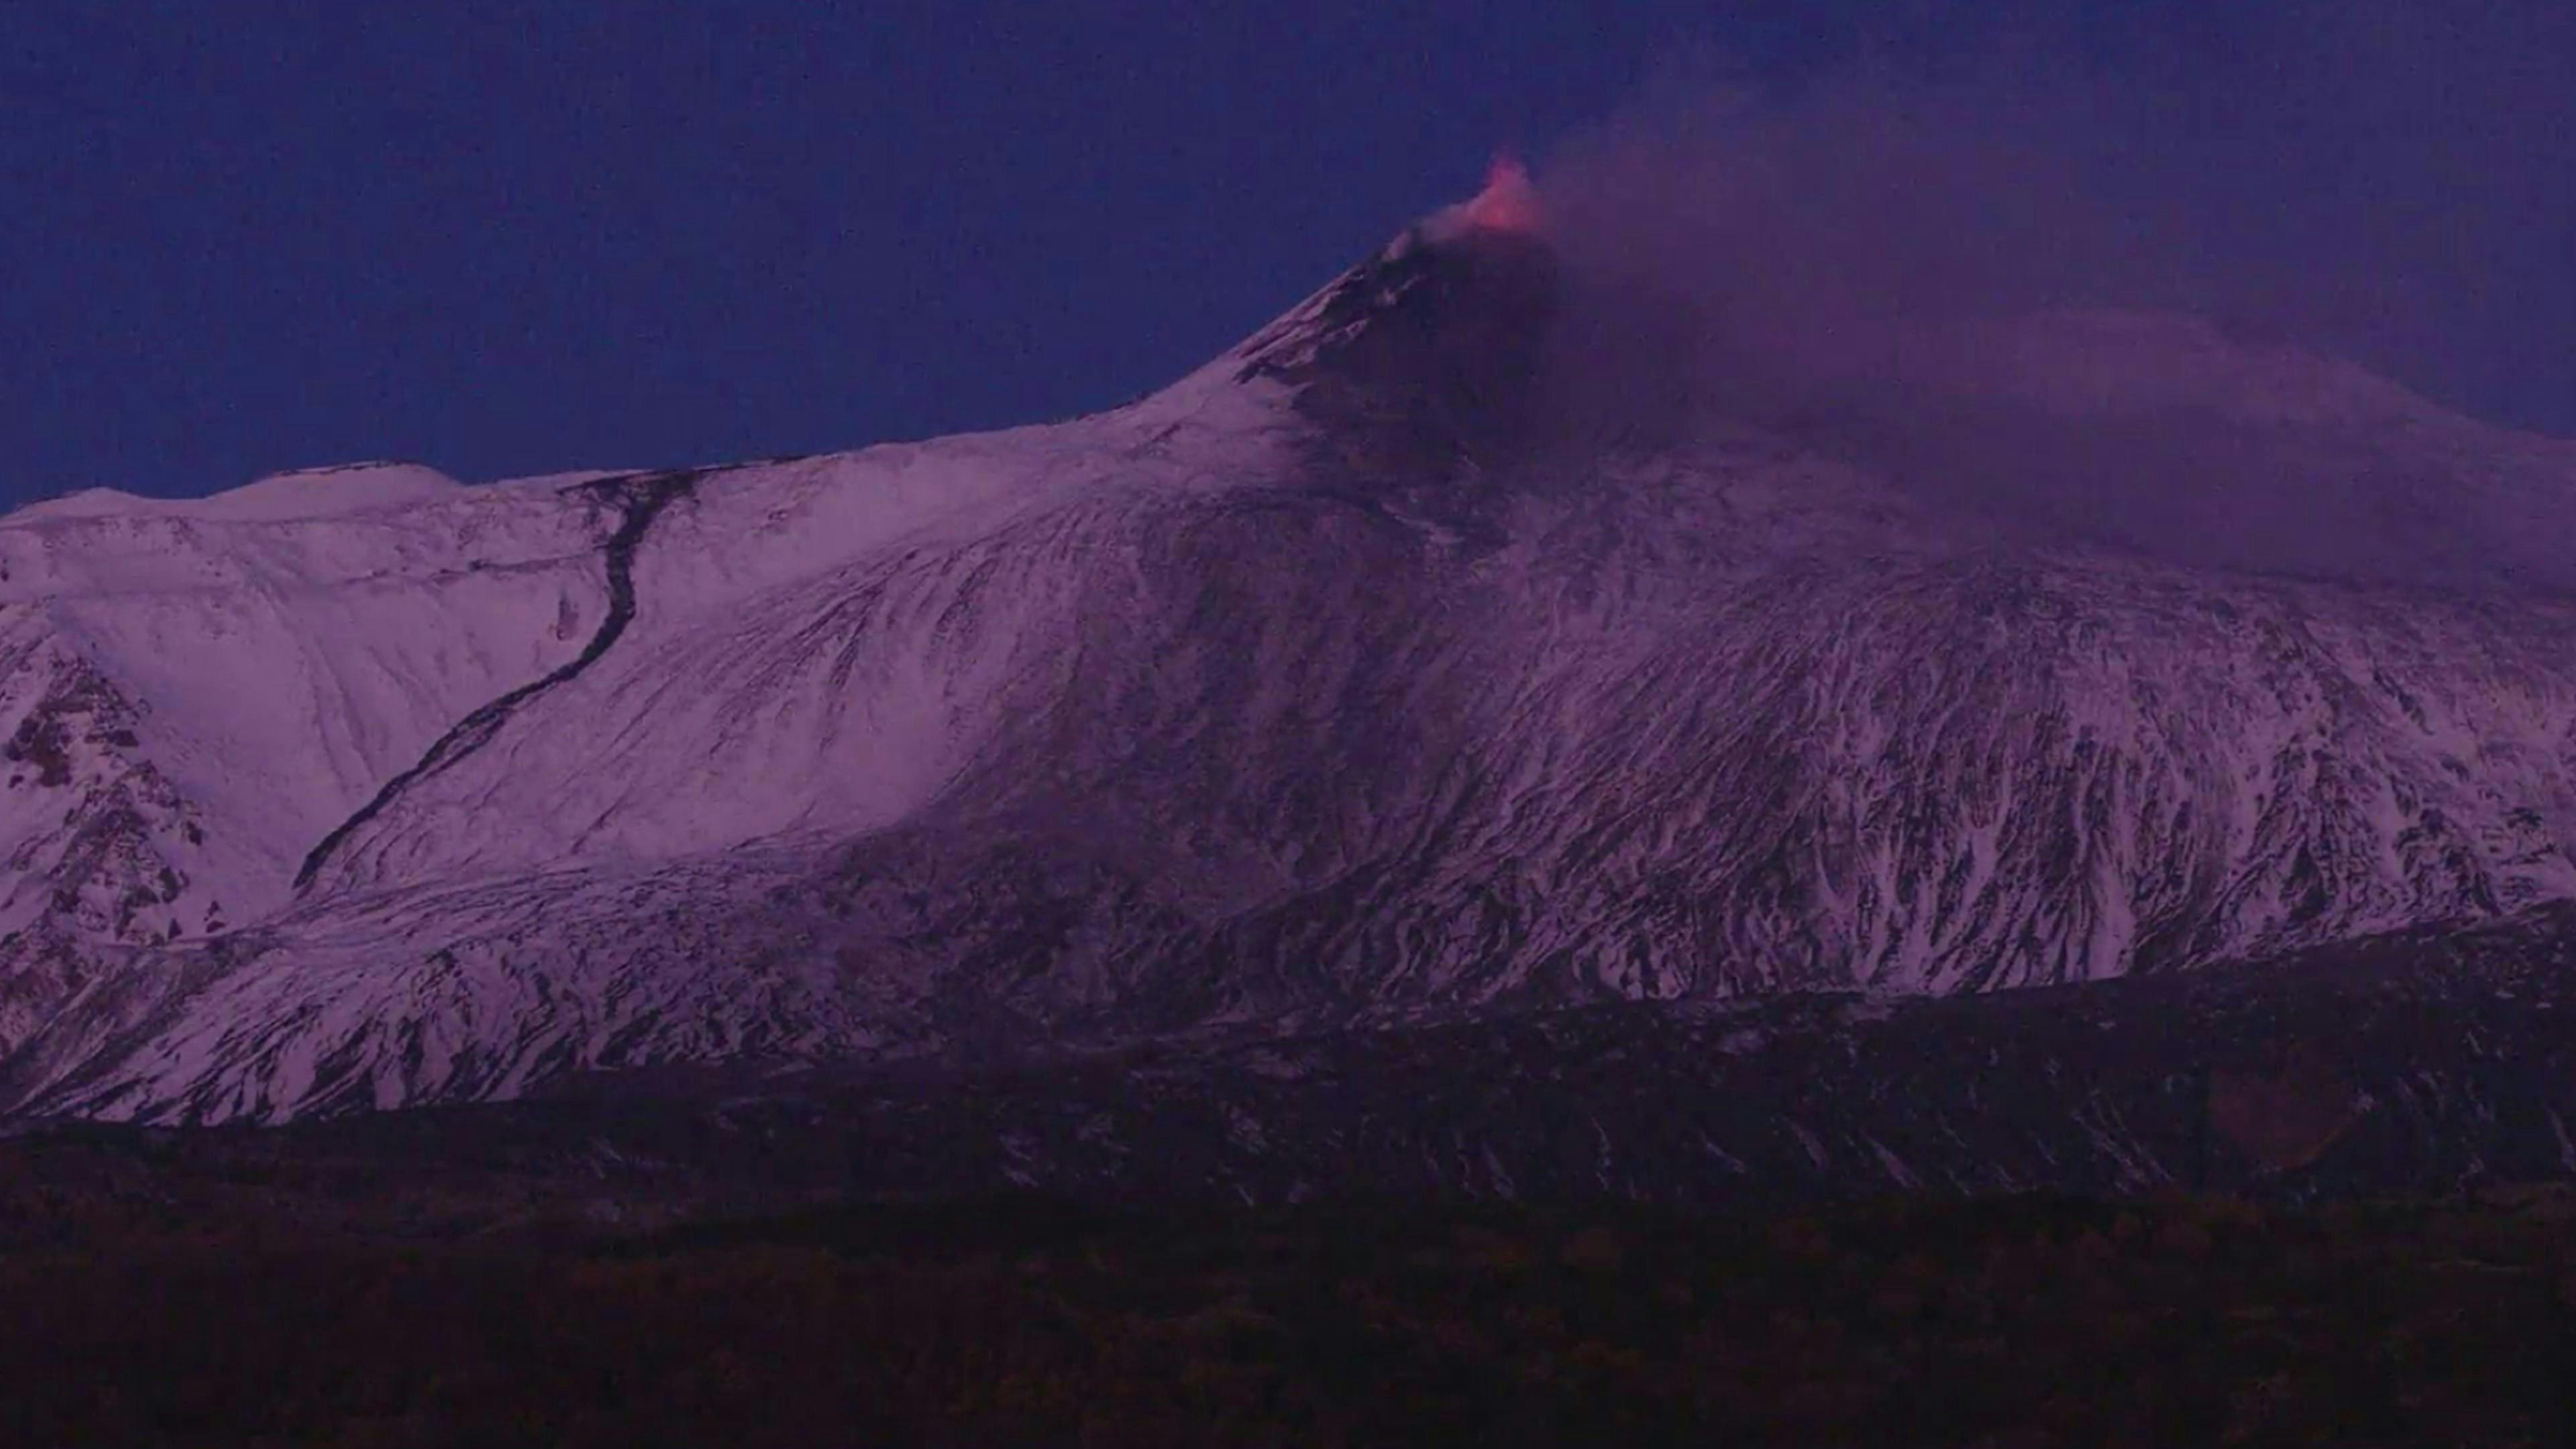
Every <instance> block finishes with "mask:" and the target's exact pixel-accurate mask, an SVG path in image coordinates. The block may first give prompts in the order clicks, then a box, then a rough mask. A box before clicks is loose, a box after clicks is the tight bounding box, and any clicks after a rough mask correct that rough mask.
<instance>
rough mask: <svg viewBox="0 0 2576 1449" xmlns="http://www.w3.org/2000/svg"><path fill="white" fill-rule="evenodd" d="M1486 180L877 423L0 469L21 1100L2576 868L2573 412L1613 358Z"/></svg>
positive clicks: (256, 1108)
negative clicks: (709, 454) (1350, 264)
mask: <svg viewBox="0 0 2576 1449" xmlns="http://www.w3.org/2000/svg"><path fill="white" fill-rule="evenodd" d="M1526 220H1527V219H1526V218H1524V217H1521V216H1519V215H1517V214H1507V215H1502V216H1501V217H1500V219H1499V220H1498V218H1497V213H1495V212H1493V211H1492V210H1490V209H1488V210H1485V211H1478V210H1476V209H1475V208H1468V209H1464V210H1461V211H1459V212H1455V213H1450V214H1445V215H1443V216H1442V217H1438V218H1434V219H1433V220H1432V221H1430V222H1427V223H1425V224H1423V225H1421V226H1418V227H1416V228H1414V229H1412V230H1410V231H1408V232H1407V233H1406V234H1405V235H1404V236H1403V237H1401V238H1399V239H1398V240H1397V241H1396V243H1394V244H1393V245H1391V246H1390V247H1389V248H1388V249H1387V250H1386V251H1385V252H1383V253H1381V254H1380V255H1378V256H1376V257H1373V258H1371V259H1370V260H1369V261H1367V262H1365V263H1363V264H1362V265H1360V266H1359V267H1357V268H1354V269H1353V270H1352V271H1351V272H1350V273H1348V274H1346V275H1345V276H1343V277H1342V278H1339V279H1337V280H1336V281H1335V282H1334V283H1333V284H1332V285H1330V286H1328V287H1327V288H1326V289H1325V290H1324V291H1322V292H1320V293H1318V294H1317V295H1316V296H1315V297H1314V298H1312V299H1310V300H1309V301H1308V302H1306V303H1305V304H1303V305H1302V306H1300V307H1299V308H1297V309H1296V310H1294V311H1292V312H1291V313H1289V314H1288V315H1287V316H1285V317H1283V318H1282V319H1281V320H1280V321H1279V322H1277V323H1275V324H1273V325H1272V326H1271V327H1269V328H1266V329H1264V330H1263V331H1262V332H1261V333H1259V334H1257V335H1256V336H1255V337H1253V338H1252V339H1250V340H1249V341H1247V342H1246V343H1245V344H1244V345H1242V346H1241V347H1239V348H1237V349H1235V350H1234V351H1233V352H1231V353H1229V354H1228V355H1226V356H1225V357H1222V358H1220V359H1218V360H1217V361H1215V362H1213V363H1211V364H1210V365H1208V366H1207V367H1205V368H1203V369H1201V370H1200V371H1198V372H1197V373H1194V374H1192V375H1191V376H1189V377H1188V378H1185V379H1183V380H1182V381H1180V382H1179V383H1177V384H1175V385H1174V386H1172V387H1170V388H1168V389H1166V390H1164V391H1162V392H1160V393H1157V394H1154V395H1153V396H1150V397H1148V398H1145V399H1143V400H1141V401H1139V402H1137V403H1134V404H1132V405H1130V406H1128V407H1125V408H1121V409H1118V410H1116V411H1113V412H1110V413H1105V414H1101V415H1098V416H1095V417H1089V418H1083V419H1079V420H1076V421H1072V422H1068V423H1063V424H1058V425H1052V426H1045V427H1032V428H1024V429H1018V430H1013V431H1008V432H1002V433H994V434H987V435H978V436H970V437H958V438H947V439H940V440H935V441H932V442H927V443H920V444H907V445H900V446H889V447H879V448H871V449H867V450H864V451H861V452H857V453H851V454H845V455H838V456H832V457H823V458H809V459H798V460H789V461H778V462H768V463H756V464H745V465H738V466H731V467H720V468H698V469H685V470H677V471H667V472H646V473H622V474H599V475H573V476H566V477H557V478H545V479H530V480H522V481H517V482H508V483H498V484H490V485H484V486H479V487H471V488H468V487H461V486H458V485H456V484H454V483H452V482H450V481H449V480H446V479H443V478H440V477H438V476H437V475H435V474H433V473H430V472H428V471H426V470H423V469H417V468H404V467H394V466H385V465H376V466H367V467H360V468H353V469H342V470H332V471H327V472H320V473H311V474H298V475H285V476H281V477H278V478H272V479H268V480H264V481H262V482H260V483H256V484H253V485H251V486H250V487H247V488H243V489H239V490H236V491H234V492H231V493H227V494H220V495H217V496H215V497H213V498H209V499H204V500H197V501H190V502H167V501H151V500H144V499H138V498H132V497H128V496H124V495H115V494H99V493H91V494H82V495H76V496H74V497H71V498H66V499H60V500H56V501H54V502H51V503H46V504H40V505H37V506H35V507H32V508H27V509H22V510H20V511H19V512H17V513H14V514H10V515H8V516H7V517H6V518H5V519H0V737H5V739H6V740H7V746H6V755H7V760H6V773H5V775H0V782H5V790H0V852H5V860H0V1053H5V1056H0V1108H5V1107H7V1106H9V1105H11V1104H14V1105H15V1106H16V1107H18V1108H19V1109H22V1110H33V1111H46V1112H71V1113H77V1114H85V1115H95V1116H104V1117H118V1118H139V1119H144V1120H159V1121H182V1120H184V1121H207V1120H219V1119H230V1118H241V1117H251V1118H260V1119H275V1118H281V1117H285V1116H291V1115H297V1114H310V1113H317V1112H327V1111H336V1110H345V1109H351V1108H360V1107H368V1106H392V1105H397V1104H406V1103H415V1102H425V1101H439V1100H455V1099H476V1098H489V1097H501V1096H512V1095H517V1094H521V1093H524V1092H527V1091H529V1090H531V1089H532V1088H535V1087H538V1086H540V1085H542V1084H544V1083H546V1082H548V1081H550V1080H553V1079H556V1078H559V1077H562V1076H564V1075H566V1074H568V1073H574V1072H579V1071H584V1070H589V1069H595V1068H604V1067H625V1066H642V1065H648V1064H657V1063H670V1062H683V1061H701V1060H736V1059H739V1060H749V1061H770V1060H781V1061H812V1060H835V1059H847V1058H853V1057H858V1058H869V1059H877V1060H885V1059H896V1058H904V1057H911V1056H935V1057H938V1058H940V1059H943V1060H965V1061H975V1060H984V1059H988V1058H993V1057H1010V1056H1014V1055H1016V1054H1019V1053H1024V1052H1030V1051H1038V1050H1044V1049H1052V1048H1061V1047H1069V1046H1083V1045H1094V1044H1104V1043H1114V1042H1120V1041H1127V1040H1133V1039H1137V1038H1141V1037H1147V1036H1153V1037H1161V1038H1173V1037H1179V1038H1187V1037H1190V1036H1192V1035H1196V1034H1227V1033H1241V1032H1244V1031H1258V1030H1273V1029H1291V1028H1293V1029H1297V1030H1302V1031H1312V1030H1315V1029H1318V1028H1330V1027H1333V1026H1336V1025H1341V1024H1366V1023H1378V1022H1394V1021H1419V1020H1438V1019H1446V1018H1453V1017H1459V1016H1464V1015H1472V1014H1476V1013H1480V1012H1485V1011H1489V1010H1493V1009H1498V1008H1502V1007H1517V1006H1540V1005H1558V1004H1569V1003H1579V1002H1587V1001H1599V1000H1612V999H1630V1000H1644V1001H1663V1000H1676V999H1689V1000H1705V999H1711V998H1721V997H1733V996H1741V995H1746V994H1752V993H1762V992H1769V991H1776V990H1782V989H1806V988H1832V989H1853V988H1858V989H1863V990H1868V991H1878V992H1902V993H1950V992H1960V991H1972V990H1983V989H1988V988H1995V987H2004V986H2014V985H2023V984H2032V983H2044V982H2068V981H2082V980H2089V979H2093V978H2100V977H2108V976H2114V975H2120V974H2124V973H2133V972H2147V971H2159V970H2169V969H2175V968H2184V967H2191V966H2196V965H2201V964H2205V963H2210V962H2215V961H2219V960H2223V959H2234V958H2244V957H2251V956H2258V955H2263V954H2268V953H2273V952H2278V951H2283V950H2289V949H2294V948H2298V947H2303V946H2307V945H2312V944H2316V943H2321V942H2329V941H2334V940H2339V939H2344V938H2349V937H2356V936H2361V935H2367V934H2370V933H2374V932H2380V931H2386V930H2392V929H2398V928H2404V927H2414V926H2421V925H2424V924H2427V923H2440V922H2449V921H2459V920H2467V919H2474V918H2481V917H2490V916H2497V915H2502V914H2505V913H2509V912H2515V911H2519V910H2522V909H2523V908H2525V907H2528V906H2531V905H2534V904H2535V903H2540V902H2546V901H2553V900H2563V899H2568V898H2571V897H2576V866H2571V864H2570V862H2569V860H2568V857H2567V854H2566V846H2567V843H2568V842H2569V841H2570V840H2571V839H2576V794H2572V793H2571V790H2572V789H2576V781H2571V770H2576V735H2571V731H2572V730H2576V595H2571V594H2570V593H2569V592H2568V591H2569V588H2570V586H2571V585H2576V565H2571V564H2570V562H2569V560H2570V559H2571V558H2576V550H2569V549H2568V548H2567V544H2568V543H2569V542H2571V541H2576V448H2571V447H2570V446H2569V445H2566V444H2561V443H2556V442H2551V441H2548V440H2542V439H2535V438H2530V437H2527V436H2521V435H2515V434H2510V433H2505V432H2500V431H2496V430H2492V429H2488V428H2485V427H2482V426H2480V425H2478V424H2475V423H2473V422H2470V421H2468V420H2466V419H2463V418H2460V417H2456V416H2454V415H2451V414H2449V413H2446V412H2444V411H2442V410H2441V409H2439V408H2437V407H2435V406H2433V405H2431V404H2430V403H2427V402H2425V401H2423V400H2422V399H2420V398H2416V397H2414V396H2412V395H2410V394H2408V393H2406V392H2404V391H2403V390H2402V389H2399V388H2396V387H2394V386H2393V385H2390V384H2387V383H2385V382H2382V381H2380V380H2378V379H2375V378H2371V377H2369V376H2367V375H2365V374H2362V373H2360V372H2358V371H2357V370H2355V369H2352V368H2349V367H2346V366H2344V365H2341V364H2337V363H2333V362H2330V361H2327V360H2325V359H2320V358H2317V357H2313V356H2310V355H2308V354H2304V353H2300V352H2297V351H2295V350H2293V349H2288V348H2282V347H2271V346H2257V345H2252V344H2246V343H2240V342H2236V341H2232V340H2230V339H2228V338H2227V337H2225V336H2224V335H2222V334H2221V333H2219V332H2218V331H2216V330H2215V329H2212V328H2210V327H2207V326H2205V325H2203V324H2199V323H2196V322H2191V321H2189V320H2187V319H2169V318H2137V317H2120V316H2111V315H2105V314H2089V315H2069V316H2059V317H2050V318H2039V319H2026V320H2022V321H2017V322H2014V323H2011V324H2010V325H2002V324H1998V325H1996V326H1995V327H1993V328H1990V329H1986V330H1982V331H1978V332H1976V333H1974V334H1973V335H1964V336H1962V335H1954V336H1950V337H1946V338H1943V339H1940V340H1938V341H1937V342H1926V343H1925V344H1924V348H1925V349H1928V351H1926V352H1925V354H1924V355H1937V357H1938V359H1939V365H1938V366H1935V367H1926V368H1918V369H1916V370H1913V371H1911V372H1909V373H1908V374H1907V375H1906V376H1905V378H1904V379H1902V380H1901V382H1899V381H1891V382H1890V383H1889V384H1888V386H1887V388H1886V389H1885V390H1884V393H1883V396H1885V397H1895V396H1900V395H1901V397H1902V398H1903V406H1902V408H1901V409H1893V408H1891V407H1889V406H1885V405H1882V401H1880V400H1875V399H1881V398H1882V394H1880V393H1868V394H1867V395H1863V396H1840V397H1832V398H1826V399H1822V400H1821V401H1817V402H1815V403H1814V405H1812V406H1807V407H1804V408H1803V409H1792V410H1786V411H1784V410H1783V409H1781V408H1779V407H1777V406H1771V405H1766V406H1765V407H1764V408H1762V409H1759V410H1753V409H1747V410H1746V411H1745V412H1744V413H1743V414H1741V415H1735V414H1730V413H1729V412H1728V410H1727V409H1726V407H1725V406H1724V399H1723V398H1722V397H1721V398H1719V399H1716V400H1715V403H1714V405H1711V403H1710V402H1709V400H1706V399H1693V400H1692V401H1691V403H1690V405H1689V407H1688V408H1687V410H1686V411H1687V414H1688V417H1687V423H1688V425H1687V426H1675V418H1674V415H1673V413H1672V412H1671V410H1670V409H1669V408H1668V407H1667V406H1666V405H1665V403H1664V402H1663V401H1655V402H1654V405H1653V406H1644V405H1640V406H1637V407H1634V408H1630V407H1626V406H1623V405H1622V399H1619V398H1615V397H1613V398H1608V399H1603V398H1600V397H1591V396H1587V395H1586V388H1585V386H1584V383H1585V381H1586V379H1585V377H1584V375H1583V373H1582V359H1581V356H1580V355H1579V354H1576V355H1574V356H1572V357H1571V358H1569V357H1568V356H1566V355H1561V353H1560V351H1559V349H1557V347H1556V340H1557V339H1558V338H1559V336H1560V335H1561V330H1560V325H1559V324H1560V322H1561V314H1562V310H1563V308H1564V307H1565V306H1566V305H1568V304H1567V301H1566V299H1567V297H1568V295H1569V293H1568V291H1567V286H1566V281H1565V279H1564V278H1563V277H1561V276H1560V274H1559V267H1558V265H1557V262H1556V259H1555V256H1554V254H1553V252H1552V251H1551V249H1550V248H1549V246H1548V244H1547V243H1546V242H1545V241H1544V240H1543V239H1542V238H1541V237H1539V236H1538V235H1536V234H1535V233H1533V232H1532V231H1531V230H1529V229H1528V227H1527V225H1526Z"/></svg>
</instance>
